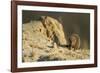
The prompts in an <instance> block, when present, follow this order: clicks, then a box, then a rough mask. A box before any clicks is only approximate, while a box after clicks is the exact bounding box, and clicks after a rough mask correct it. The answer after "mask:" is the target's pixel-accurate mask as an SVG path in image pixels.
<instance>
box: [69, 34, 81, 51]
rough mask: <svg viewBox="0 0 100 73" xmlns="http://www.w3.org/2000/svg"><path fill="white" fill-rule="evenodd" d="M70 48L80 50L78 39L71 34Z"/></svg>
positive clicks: (77, 36) (75, 35)
mask: <svg viewBox="0 0 100 73" xmlns="http://www.w3.org/2000/svg"><path fill="white" fill-rule="evenodd" d="M69 40H70V47H71V48H74V50H76V49H80V37H79V35H78V34H72V35H71V36H70V38H69Z"/></svg>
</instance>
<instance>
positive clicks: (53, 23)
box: [42, 16, 67, 45]
mask: <svg viewBox="0 0 100 73" xmlns="http://www.w3.org/2000/svg"><path fill="white" fill-rule="evenodd" d="M42 19H43V20H42V23H43V25H44V27H45V28H46V30H47V31H46V32H47V37H48V38H50V39H52V40H53V41H54V42H56V43H57V44H59V45H66V44H67V41H66V38H65V35H64V30H63V25H62V24H61V23H60V22H58V21H57V20H56V19H54V18H52V17H49V16H42Z"/></svg>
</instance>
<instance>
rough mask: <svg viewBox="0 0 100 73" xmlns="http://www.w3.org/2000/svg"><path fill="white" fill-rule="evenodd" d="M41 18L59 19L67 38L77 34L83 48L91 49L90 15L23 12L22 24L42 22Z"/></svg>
mask: <svg viewBox="0 0 100 73" xmlns="http://www.w3.org/2000/svg"><path fill="white" fill-rule="evenodd" d="M41 16H50V17H53V18H55V19H57V20H58V21H59V22H60V23H61V24H62V25H63V28H64V33H65V36H66V40H67V38H68V37H69V36H70V35H71V34H73V33H77V34H78V35H79V36H80V39H81V48H85V49H90V14H89V13H71V12H70V13H69V12H46V11H45V12H44V11H27V10H23V11H22V24H24V23H28V22H30V21H33V20H41V19H40V17H41Z"/></svg>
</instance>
